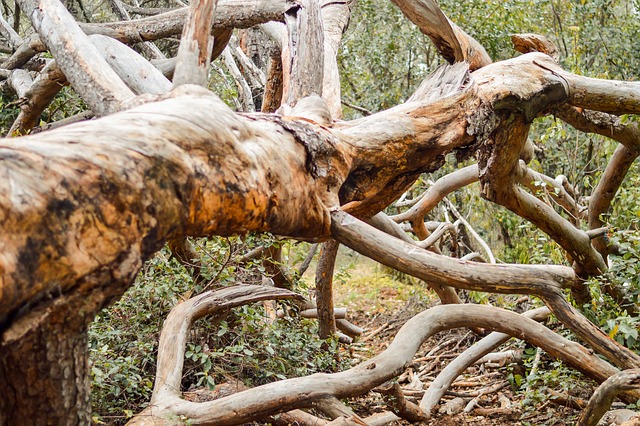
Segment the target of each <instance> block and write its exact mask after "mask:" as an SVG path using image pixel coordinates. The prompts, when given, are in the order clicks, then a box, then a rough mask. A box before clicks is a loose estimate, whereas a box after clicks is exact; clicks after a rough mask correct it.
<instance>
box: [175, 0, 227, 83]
mask: <svg viewBox="0 0 640 426" xmlns="http://www.w3.org/2000/svg"><path fill="white" fill-rule="evenodd" d="M217 4H218V0H192V1H191V5H190V6H189V14H188V16H187V22H186V24H185V26H184V28H183V31H182V38H181V39H180V47H179V48H178V55H177V58H178V62H177V63H176V70H175V72H174V74H173V87H178V86H180V85H182V84H197V85H198V86H203V87H206V86H207V82H208V81H209V63H210V62H211V49H212V47H213V37H212V36H211V33H210V31H209V28H211V26H212V23H213V17H214V14H215V11H216V5H217Z"/></svg>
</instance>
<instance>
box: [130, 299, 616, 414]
mask: <svg viewBox="0 0 640 426" xmlns="http://www.w3.org/2000/svg"><path fill="white" fill-rule="evenodd" d="M243 287H246V289H250V286H243ZM253 288H254V289H256V288H258V289H259V288H260V287H253ZM272 290H273V289H268V290H266V291H272ZM222 291H224V290H222ZM226 291H233V290H232V289H226ZM251 291H253V290H251ZM256 291H257V290H256ZM283 294H284V293H283ZM288 294H289V295H290V293H288ZM202 297H203V298H205V297H206V300H207V302H206V303H202V302H198V303H190V302H186V303H185V304H182V305H179V306H178V307H177V308H176V313H175V314H174V313H173V312H172V313H171V314H170V318H171V319H167V324H168V325H167V326H165V330H163V333H162V335H163V339H164V341H165V343H164V344H162V345H161V351H162V352H164V351H165V350H167V351H169V352H170V353H171V354H172V355H171V357H170V358H167V359H166V360H164V361H161V362H160V361H159V367H158V371H159V372H162V371H165V372H167V371H168V372H170V373H169V374H166V373H165V374H162V373H159V379H158V380H159V383H160V384H158V383H156V387H155V388H154V397H153V399H152V403H151V405H150V406H149V408H147V409H146V410H145V411H144V412H142V413H141V414H140V415H138V416H136V417H135V418H134V420H133V421H132V422H131V423H130V424H135V425H142V424H153V423H154V422H157V421H161V420H162V419H168V418H175V417H179V418H180V417H182V416H184V417H185V418H188V419H189V421H190V423H191V424H194V425H195V424H216V425H235V424H242V423H246V422H248V421H252V420H257V419H261V418H264V417H265V416H268V415H272V414H275V413H278V412H281V411H288V410H291V409H293V408H304V407H310V406H311V405H312V404H313V403H314V402H316V401H318V400H321V399H323V398H326V397H327V396H328V395H331V396H334V397H336V398H345V397H349V396H357V395H362V394H364V393H366V392H368V391H369V390H371V389H372V388H374V387H376V386H379V385H381V384H382V383H384V382H386V381H387V380H389V379H392V378H393V377H396V376H397V375H399V374H400V373H402V371H404V369H405V368H406V367H407V365H409V363H410V362H411V360H412V358H413V357H414V355H415V353H416V351H417V350H418V349H419V348H420V346H421V344H422V343H423V342H424V341H425V340H426V339H428V338H429V337H430V336H432V335H433V334H435V333H437V332H440V331H444V330H449V329H452V328H457V327H465V326H468V325H469V324H474V325H476V326H480V327H484V328H487V329H490V330H496V331H500V332H503V333H507V334H509V335H512V336H516V337H518V338H521V339H525V340H527V341H528V342H529V343H531V344H533V345H535V346H538V347H541V348H542V349H544V350H545V351H546V352H547V353H549V354H550V355H551V356H553V357H556V358H559V359H561V360H563V361H564V362H566V363H567V364H569V365H570V366H572V367H574V368H576V369H577V370H579V371H581V372H583V373H585V374H586V375H588V376H589V377H591V378H593V379H594V380H596V381H598V382H602V381H604V380H605V379H606V378H608V377H609V376H610V375H612V374H615V373H616V372H617V370H616V369H615V368H614V367H612V366H611V365H610V364H608V363H606V362H605V361H603V360H602V359H600V358H599V357H598V356H596V355H594V354H592V353H591V352H590V351H589V350H587V349H585V348H584V347H582V346H581V345H580V344H578V343H576V342H572V341H569V340H567V339H565V338H564V337H561V336H559V335H558V334H556V333H554V332H553V331H551V330H549V329H547V328H546V327H544V326H543V325H541V324H538V323H537V322H535V321H533V320H530V319H527V318H524V317H523V316H521V315H518V314H516V313H513V312H509V311H505V310H503V309H499V308H494V307H491V306H480V305H464V306H460V305H442V306H436V307H434V308H431V309H428V310H426V311H424V312H422V313H421V314H418V315H416V316H415V317H413V318H412V319H411V320H409V321H408V322H407V323H406V324H405V325H404V326H403V327H402V328H401V329H400V331H399V332H398V334H397V335H396V337H395V339H394V340H393V342H391V344H390V345H389V347H388V348H387V349H386V350H385V351H384V352H383V353H381V354H380V355H378V356H376V357H374V358H372V359H370V360H369V361H365V362H363V363H362V364H360V365H358V366H356V367H353V368H351V369H349V370H346V371H343V372H339V373H334V374H314V375H312V376H307V377H301V378H295V379H288V380H283V381H280V382H275V383H270V384H267V385H263V386H259V387H257V388H253V389H249V390H246V391H243V392H239V393H236V394H233V395H230V396H227V397H224V398H221V399H218V400H214V401H210V402H204V403H194V402H189V401H185V400H182V399H181V398H180V396H179V388H178V386H179V380H180V373H181V367H182V360H181V357H183V355H184V348H185V347H184V344H186V341H185V339H186V338H185V339H182V338H180V339H181V340H180V341H179V342H180V343H179V345H177V344H175V343H173V342H169V341H168V340H167V337H165V336H170V335H171V333H174V334H175V333H178V335H179V336H186V334H187V333H188V328H189V325H190V324H191V323H192V321H193V319H194V318H195V317H196V316H197V317H200V316H201V315H204V314H205V313H206V312H208V311H211V312H213V311H219V309H216V307H215V305H214V303H215V301H216V300H217V301H218V303H222V299H221V298H219V297H216V296H215V295H214V294H209V295H207V296H202ZM251 300H253V298H251ZM203 302H204V300H203ZM231 303H232V302H228V303H227V304H226V305H225V306H226V307H227V308H228V307H230V306H231ZM183 305H184V307H182V306H183ZM196 312H197V313H196ZM169 330H171V331H169ZM165 348H167V349H165Z"/></svg>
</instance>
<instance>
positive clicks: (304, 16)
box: [282, 0, 324, 106]
mask: <svg viewBox="0 0 640 426" xmlns="http://www.w3.org/2000/svg"><path fill="white" fill-rule="evenodd" d="M285 23H286V24H287V34H288V44H287V46H286V47H284V48H283V50H282V63H283V68H282V70H283V100H284V103H285V104H287V105H289V106H293V105H295V104H296V102H298V101H299V100H300V99H302V98H305V97H307V96H311V95H317V96H322V84H323V78H324V77H323V75H324V74H323V73H324V65H323V64H324V49H323V48H322V46H324V34H323V26H322V16H321V14H320V0H300V8H298V9H291V10H289V11H288V12H287V13H285Z"/></svg>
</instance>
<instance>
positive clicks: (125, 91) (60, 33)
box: [18, 0, 133, 115]
mask: <svg viewBox="0 0 640 426" xmlns="http://www.w3.org/2000/svg"><path fill="white" fill-rule="evenodd" d="M18 3H19V4H20V8H21V9H22V10H23V11H24V12H25V14H26V15H27V16H29V18H30V19H31V23H32V25H33V27H34V28H35V29H36V30H37V31H38V34H39V35H40V37H41V38H42V40H43V41H44V43H45V44H46V45H47V48H48V49H49V50H50V51H51V53H52V55H53V57H54V58H55V59H56V60H57V63H58V66H59V67H60V70H62V72H63V73H64V75H65V76H66V77H67V80H68V81H69V83H71V85H72V86H73V87H74V89H75V90H76V91H77V92H78V94H79V95H80V96H81V97H82V98H83V99H84V101H85V102H86V103H87V104H88V105H89V106H90V108H91V110H92V111H93V112H94V113H95V114H96V115H105V114H109V113H112V112H114V111H117V110H118V109H119V108H120V107H121V103H123V102H124V101H126V100H128V99H130V98H132V97H133V92H131V90H129V88H128V87H127V86H126V85H125V84H124V82H123V81H122V80H121V79H120V78H119V77H118V75H117V74H116V73H115V72H114V71H113V70H112V69H111V67H110V66H109V64H108V63H107V62H106V61H105V60H104V58H103V57H102V55H100V53H99V52H98V50H97V49H96V48H95V47H94V46H93V45H92V44H91V43H90V42H89V39H88V38H87V36H86V35H85V34H84V33H83V32H82V30H80V28H79V27H78V24H77V23H76V21H75V19H73V17H72V16H71V14H70V13H69V12H68V11H67V10H66V9H65V8H64V6H62V4H61V3H60V2H59V0H46V1H45V0H18Z"/></svg>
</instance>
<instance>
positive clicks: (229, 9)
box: [81, 0, 299, 44]
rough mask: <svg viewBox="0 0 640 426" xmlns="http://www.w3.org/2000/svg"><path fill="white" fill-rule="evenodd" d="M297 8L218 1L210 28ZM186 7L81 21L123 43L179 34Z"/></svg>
mask: <svg viewBox="0 0 640 426" xmlns="http://www.w3.org/2000/svg"><path fill="white" fill-rule="evenodd" d="M297 7H299V6H298V4H297V2H296V1H295V0H270V1H264V0H219V2H218V7H217V8H216V16H215V19H214V21H213V28H214V29H216V28H222V27H224V28H248V27H252V26H254V25H258V24H261V23H264V22H269V21H282V20H283V14H284V13H286V12H287V11H289V10H290V9H292V8H297ZM187 13H188V8H186V7H185V8H182V9H177V10H174V11H171V12H166V13H162V14H160V15H155V16H151V17H148V18H143V19H134V20H131V21H121V22H109V23H104V24H81V28H82V29H83V30H84V31H85V32H86V33H87V34H102V35H106V36H109V37H112V38H115V39H117V40H120V41H121V42H123V43H127V44H130V43H138V42H141V41H154V40H158V39H161V38H167V37H170V36H175V35H178V34H181V33H182V30H183V26H184V23H185V22H186V19H187Z"/></svg>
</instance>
